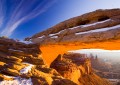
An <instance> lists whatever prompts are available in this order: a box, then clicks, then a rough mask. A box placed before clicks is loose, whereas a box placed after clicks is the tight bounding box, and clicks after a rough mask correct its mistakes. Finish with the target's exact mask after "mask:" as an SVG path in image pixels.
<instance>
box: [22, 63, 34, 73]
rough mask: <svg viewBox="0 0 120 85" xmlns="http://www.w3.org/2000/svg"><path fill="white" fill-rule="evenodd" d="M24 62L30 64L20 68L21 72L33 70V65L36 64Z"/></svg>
mask: <svg viewBox="0 0 120 85" xmlns="http://www.w3.org/2000/svg"><path fill="white" fill-rule="evenodd" d="M24 64H28V66H27V67H25V68H23V69H21V70H20V73H21V74H27V73H28V72H29V71H31V69H32V67H33V66H34V65H32V64H29V63H24Z"/></svg>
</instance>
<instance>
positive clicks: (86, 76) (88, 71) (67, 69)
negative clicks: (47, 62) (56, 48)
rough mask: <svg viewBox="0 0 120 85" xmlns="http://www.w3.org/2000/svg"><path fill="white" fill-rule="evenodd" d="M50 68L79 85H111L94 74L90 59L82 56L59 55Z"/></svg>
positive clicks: (71, 54)
mask: <svg viewBox="0 0 120 85" xmlns="http://www.w3.org/2000/svg"><path fill="white" fill-rule="evenodd" d="M50 67H51V68H54V69H56V70H57V71H58V72H59V73H60V74H61V75H62V76H63V77H65V78H67V79H70V80H71V81H73V82H75V83H77V84H78V85H110V84H109V82H108V81H106V80H105V79H102V78H100V77H98V76H97V75H96V74H94V72H93V71H92V67H91V62H90V59H88V58H86V57H85V56H84V55H82V54H73V53H67V54H64V55H59V56H58V57H57V58H56V59H55V60H54V61H53V62H52V63H51V66H50ZM98 80H99V82H98Z"/></svg>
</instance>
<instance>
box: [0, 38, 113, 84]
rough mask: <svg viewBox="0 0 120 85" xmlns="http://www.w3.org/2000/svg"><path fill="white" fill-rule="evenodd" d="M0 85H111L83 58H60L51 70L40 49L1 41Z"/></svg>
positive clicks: (30, 44)
mask: <svg viewBox="0 0 120 85" xmlns="http://www.w3.org/2000/svg"><path fill="white" fill-rule="evenodd" d="M50 57H52V56H50ZM0 85H111V84H110V83H109V82H108V81H107V80H106V79H103V78H100V77H99V76H97V75H96V74H95V73H94V71H93V70H92V67H91V61H90V59H88V58H87V57H85V55H84V54H73V53H65V54H64V55H58V57H57V58H56V59H55V60H54V61H53V62H52V63H51V65H50V67H48V66H47V65H46V63H45V62H44V60H43V58H42V52H41V51H40V49H39V45H37V44H34V43H31V42H20V41H18V40H13V39H7V38H0Z"/></svg>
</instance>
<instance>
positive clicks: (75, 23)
mask: <svg viewBox="0 0 120 85" xmlns="http://www.w3.org/2000/svg"><path fill="white" fill-rule="evenodd" d="M117 39H120V9H106V10H96V11H93V12H90V13H86V14H83V15H81V16H78V17H74V18H71V19H68V20H66V21H63V22H61V23H59V24H57V25H55V26H53V27H51V28H49V29H47V30H45V31H43V32H40V33H37V34H35V35H34V36H32V37H30V38H26V39H25V40H29V41H33V42H35V43H43V44H56V43H59V44H61V43H62V44H63V43H67V44H68V43H80V42H87V43H88V42H95V41H108V40H117Z"/></svg>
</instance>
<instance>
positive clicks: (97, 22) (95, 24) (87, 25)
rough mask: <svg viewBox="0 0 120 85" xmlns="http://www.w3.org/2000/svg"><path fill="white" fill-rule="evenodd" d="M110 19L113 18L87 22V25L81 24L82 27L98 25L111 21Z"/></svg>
mask: <svg viewBox="0 0 120 85" xmlns="http://www.w3.org/2000/svg"><path fill="white" fill-rule="evenodd" d="M110 20H111V19H107V20H104V21H100V22H95V23H92V24H87V25H81V26H82V27H89V26H94V25H97V24H101V23H105V22H108V21H110Z"/></svg>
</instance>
